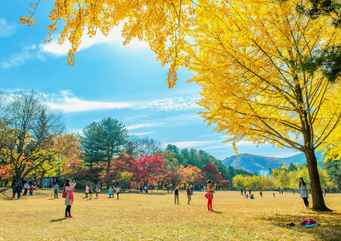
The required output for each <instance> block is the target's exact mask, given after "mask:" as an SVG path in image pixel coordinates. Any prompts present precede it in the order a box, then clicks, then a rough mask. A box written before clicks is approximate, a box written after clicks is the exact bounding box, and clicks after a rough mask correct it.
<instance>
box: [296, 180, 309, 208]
mask: <svg viewBox="0 0 341 241" xmlns="http://www.w3.org/2000/svg"><path fill="white" fill-rule="evenodd" d="M298 192H299V193H300V196H301V198H302V199H303V202H304V206H305V207H306V208H308V207H309V200H308V189H307V184H306V183H305V181H304V180H303V177H300V179H299V184H298Z"/></svg>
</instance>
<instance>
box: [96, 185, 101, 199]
mask: <svg viewBox="0 0 341 241" xmlns="http://www.w3.org/2000/svg"><path fill="white" fill-rule="evenodd" d="M100 192H101V184H100V183H97V185H96V187H95V193H96V199H97V198H98V195H99V194H100Z"/></svg>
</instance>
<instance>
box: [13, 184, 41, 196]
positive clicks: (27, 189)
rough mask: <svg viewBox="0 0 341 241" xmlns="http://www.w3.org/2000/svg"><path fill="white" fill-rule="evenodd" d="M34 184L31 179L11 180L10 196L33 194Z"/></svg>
mask: <svg viewBox="0 0 341 241" xmlns="http://www.w3.org/2000/svg"><path fill="white" fill-rule="evenodd" d="M35 189H36V185H35V184H34V182H32V181H23V182H21V181H15V180H14V181H13V182H12V198H13V199H20V197H21V196H33V191H34V190H35Z"/></svg>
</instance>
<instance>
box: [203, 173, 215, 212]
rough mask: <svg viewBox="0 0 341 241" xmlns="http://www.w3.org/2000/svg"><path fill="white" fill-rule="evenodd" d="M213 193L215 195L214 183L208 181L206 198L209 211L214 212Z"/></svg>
mask: <svg viewBox="0 0 341 241" xmlns="http://www.w3.org/2000/svg"><path fill="white" fill-rule="evenodd" d="M213 193H214V186H213V183H212V181H211V180H208V181H207V187H206V194H205V197H206V198H207V209H208V211H213Z"/></svg>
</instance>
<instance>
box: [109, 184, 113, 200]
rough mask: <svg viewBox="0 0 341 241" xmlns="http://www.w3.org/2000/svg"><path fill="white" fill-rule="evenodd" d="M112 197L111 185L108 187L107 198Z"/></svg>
mask: <svg viewBox="0 0 341 241" xmlns="http://www.w3.org/2000/svg"><path fill="white" fill-rule="evenodd" d="M112 195H113V188H112V185H110V186H109V187H108V197H109V198H112Z"/></svg>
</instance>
